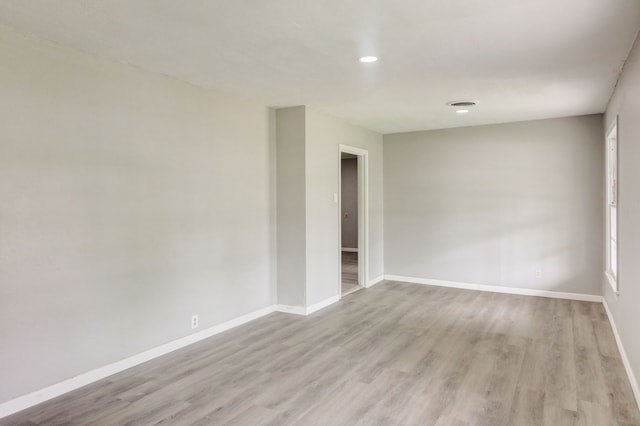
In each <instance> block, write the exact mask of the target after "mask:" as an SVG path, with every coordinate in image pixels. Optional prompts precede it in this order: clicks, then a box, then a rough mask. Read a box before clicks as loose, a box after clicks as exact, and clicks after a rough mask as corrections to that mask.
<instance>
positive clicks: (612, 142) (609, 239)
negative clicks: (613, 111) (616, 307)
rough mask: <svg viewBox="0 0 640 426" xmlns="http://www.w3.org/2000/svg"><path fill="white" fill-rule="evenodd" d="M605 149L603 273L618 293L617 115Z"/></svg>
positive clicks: (608, 134)
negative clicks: (605, 188)
mask: <svg viewBox="0 0 640 426" xmlns="http://www.w3.org/2000/svg"><path fill="white" fill-rule="evenodd" d="M606 150H607V152H606V160H607V170H606V172H607V176H606V183H607V191H606V197H607V198H606V224H605V225H606V232H605V235H606V240H605V245H606V265H605V275H606V277H607V281H609V284H610V285H611V288H612V289H613V291H614V292H615V293H616V294H618V292H619V290H618V275H619V270H618V234H619V232H618V117H616V119H615V120H614V122H613V124H612V125H611V126H610V128H609V131H608V132H607V138H606Z"/></svg>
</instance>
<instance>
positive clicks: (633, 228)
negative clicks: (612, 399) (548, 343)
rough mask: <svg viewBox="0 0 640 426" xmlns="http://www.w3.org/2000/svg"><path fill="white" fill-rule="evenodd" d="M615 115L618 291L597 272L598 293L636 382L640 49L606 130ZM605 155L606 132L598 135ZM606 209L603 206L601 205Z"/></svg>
mask: <svg viewBox="0 0 640 426" xmlns="http://www.w3.org/2000/svg"><path fill="white" fill-rule="evenodd" d="M616 116H618V286H619V291H620V295H619V296H618V297H616V295H615V294H614V293H613V290H612V289H611V286H610V285H609V282H608V281H607V280H606V279H605V278H604V276H603V270H604V266H601V268H600V270H599V275H598V276H599V277H602V292H603V295H604V297H605V300H606V302H607V305H608V306H609V309H610V311H611V315H612V316H613V319H614V321H615V323H616V326H617V329H618V333H619V334H620V338H621V340H622V343H623V345H624V348H625V351H626V353H627V357H628V358H629V363H630V365H631V368H632V369H633V372H634V375H635V379H636V382H637V381H638V380H640V376H638V375H639V374H640V339H638V324H640V309H638V307H640V262H639V261H638V260H639V259H640V187H639V185H640V120H638V117H640V44H639V42H638V40H636V43H635V45H634V47H633V49H632V50H631V53H630V55H629V58H628V59H627V62H626V64H625V66H624V69H623V71H622V75H621V76H620V80H619V81H618V85H617V86H616V90H615V92H614V94H613V97H612V98H611V101H610V103H609V106H608V108H607V112H606V115H605V120H604V121H605V123H604V124H605V131H606V130H608V129H609V127H610V126H611V124H612V123H613V122H614V121H615V119H616ZM600 136H601V137H600V139H601V141H602V150H603V151H604V149H605V148H604V140H605V136H604V133H601V135H600ZM603 208H604V206H603Z"/></svg>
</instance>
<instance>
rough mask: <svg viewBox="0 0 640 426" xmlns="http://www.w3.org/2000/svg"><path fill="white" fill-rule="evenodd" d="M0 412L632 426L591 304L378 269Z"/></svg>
mask: <svg viewBox="0 0 640 426" xmlns="http://www.w3.org/2000/svg"><path fill="white" fill-rule="evenodd" d="M0 424H2V425H34V424H36V425H67V424H95V425H153V424H162V425H190V424H196V425H218V424H224V425H227V424H228V425H231V424H233V425H294V424H295V425H438V426H442V425H455V426H462V425H491V426H495V425H518V426H519V425H553V426H563V425H597V426H604V425H640V414H639V413H638V409H637V406H636V404H635V401H634V399H633V394H632V391H631V388H630V385H629V382H628V379H627V376H626V375H625V371H624V368H623V365H622V362H621V360H620V356H619V354H618V351H617V348H616V345H615V341H614V337H613V335H612V331H611V327H610V325H609V323H608V321H607V318H606V315H605V313H604V310H603V307H602V305H601V304H598V303H587V302H576V301H568V300H558V299H547V298H540V297H526V296H515V295H506V294H497V293H486V292H476V291H471V290H459V289H448V288H443V287H429V286H421V285H415V284H405V283H397V282H383V283H381V284H379V285H377V286H375V287H373V288H370V289H366V290H363V291H359V292H357V293H354V294H352V295H350V296H347V297H345V298H343V299H342V301H340V302H339V303H337V304H335V305H332V306H330V307H328V308H326V309H323V310H321V311H319V312H316V313H314V314H313V315H310V316H308V317H301V316H296V315H291V314H283V313H274V314H271V315H268V316H266V317H263V318H261V319H258V320H256V321H253V322H251V323H248V324H246V325H244V326H241V327H238V328H236V329H233V330H231V331H228V332H226V333H223V334H220V335H217V336H214V337H212V338H210V339H207V340H206V341H202V342H199V343H197V344H195V345H192V346H190V347H188V348H184V349H182V350H180V351H177V352H173V353H171V354H168V355H166V356H164V357H162V358H158V359H156V360H153V361H150V362H148V363H145V364H143V365H140V366H138V367H135V368H132V369H130V370H127V371H124V372H122V373H119V374H117V375H114V376H112V377H109V378H108V379H105V380H102V381H100V382H97V383H94V384H91V385H89V386H86V387H85V388H82V389H79V390H77V391H74V392H71V393H69V394H67V395H64V396H62V397H59V398H57V399H54V400H51V401H49V402H46V403H44V404H41V405H40V406H37V407H33V408H30V409H28V410H25V411H23V412H21V413H17V414H15V415H13V416H11V417H8V418H5V419H4V420H0Z"/></svg>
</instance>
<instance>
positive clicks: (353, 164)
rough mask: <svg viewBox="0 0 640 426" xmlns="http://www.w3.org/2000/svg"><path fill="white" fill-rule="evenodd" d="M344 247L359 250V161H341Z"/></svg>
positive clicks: (352, 159) (341, 205) (349, 159)
mask: <svg viewBox="0 0 640 426" xmlns="http://www.w3.org/2000/svg"><path fill="white" fill-rule="evenodd" d="M340 172H341V173H342V175H341V179H340V191H341V192H340V194H341V200H340V201H341V202H340V208H341V209H342V217H341V220H342V247H347V248H358V159H357V158H344V159H342V160H341V169H340Z"/></svg>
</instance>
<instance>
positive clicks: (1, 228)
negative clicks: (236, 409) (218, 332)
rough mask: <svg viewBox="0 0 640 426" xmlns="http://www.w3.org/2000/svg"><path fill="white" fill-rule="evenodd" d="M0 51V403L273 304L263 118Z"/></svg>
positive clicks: (144, 82)
mask: <svg viewBox="0 0 640 426" xmlns="http://www.w3.org/2000/svg"><path fill="white" fill-rule="evenodd" d="M0 39H2V43H0V92H1V93H2V96H0V116H1V117H2V135H1V137H0V200H2V204H1V207H0V347H1V349H0V377H1V378H2V380H0V402H4V401H7V400H9V399H12V398H14V397H17V396H20V395H22V394H26V393H28V392H31V391H34V390H37V389H40V388H42V387H44V386H47V385H51V384H53V383H56V382H59V381H61V380H64V379H68V378H70V377H72V376H74V375H77V374H79V373H83V372H86V371H89V370H91V369H93V368H96V367H99V366H103V365H106V364H109V363H112V362H115V361H117V360H120V359H123V358H125V357H127V356H130V355H133V354H136V353H139V352H141V351H144V350H147V349H150V348H152V347H154V346H157V345H161V344H164V343H167V342H169V341H172V340H174V339H177V338H180V337H182V336H185V335H188V334H190V333H192V330H191V327H190V318H191V315H192V314H199V318H200V328H199V329H198V330H195V331H199V330H200V329H203V328H206V327H210V326H212V325H215V324H218V323H221V322H223V321H226V320H230V319H232V318H236V317H238V316H240V315H243V314H246V313H249V312H252V311H255V310H257V309H260V308H263V307H266V306H269V305H271V304H273V303H274V302H275V300H274V299H273V293H274V286H273V283H272V282H270V277H272V276H273V274H274V272H275V265H273V262H272V259H273V257H274V256H273V253H272V248H273V241H272V235H273V232H274V230H273V229H272V228H273V212H274V203H273V201H274V199H273V194H272V192H273V188H271V187H270V183H271V182H272V181H273V176H272V171H273V167H274V165H273V155H272V153H270V146H273V145H272V143H273V142H272V141H270V140H269V139H270V135H273V131H272V128H273V125H274V116H273V113H272V112H271V110H269V109H268V108H266V107H264V106H261V105H257V104H255V103H252V102H248V101H245V100H242V99H239V98H234V97H227V96H222V95H218V94H214V93H212V92H207V91H204V90H202V89H199V88H196V87H194V86H192V85H189V84H186V83H183V82H180V81H177V80H173V79H169V78H167V77H164V76H161V75H157V74H152V73H148V72H143V71H140V70H137V69H135V68H132V67H129V66H126V65H123V64H119V63H115V62H110V61H107V60H103V59H100V58H98V57H94V56H91V55H87V54H83V53H80V52H78V51H75V50H73V49H68V48H63V47H61V46H59V45H56V44H53V43H49V42H46V41H43V40H40V39H37V38H35V37H32V36H26V35H23V34H20V33H17V32H15V31H13V30H11V29H8V28H6V27H0Z"/></svg>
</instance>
